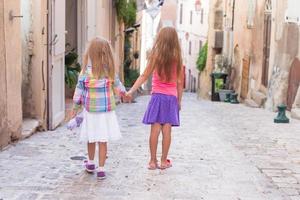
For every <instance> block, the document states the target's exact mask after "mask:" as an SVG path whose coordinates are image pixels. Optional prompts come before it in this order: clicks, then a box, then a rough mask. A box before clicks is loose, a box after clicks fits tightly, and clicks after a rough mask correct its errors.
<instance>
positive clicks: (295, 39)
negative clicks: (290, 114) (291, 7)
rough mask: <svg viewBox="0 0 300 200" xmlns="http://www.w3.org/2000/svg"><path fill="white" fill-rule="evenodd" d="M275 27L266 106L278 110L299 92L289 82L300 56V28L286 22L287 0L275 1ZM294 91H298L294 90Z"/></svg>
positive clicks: (295, 104) (295, 105)
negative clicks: (278, 107) (291, 89)
mask: <svg viewBox="0 0 300 200" xmlns="http://www.w3.org/2000/svg"><path fill="white" fill-rule="evenodd" d="M273 3H274V5H273V9H274V10H273V12H272V14H273V16H274V20H273V21H274V23H273V25H274V27H273V30H272V34H273V35H272V42H271V56H270V72H269V73H270V74H271V76H270V83H271V84H270V88H269V90H268V100H267V103H266V107H267V108H268V109H270V110H276V109H277V106H278V105H279V104H282V103H284V104H287V103H288V101H287V100H288V98H290V97H291V96H290V95H293V97H294V96H296V95H297V94H296V93H297V92H293V93H294V94H292V93H290V92H289V91H288V90H289V85H290V84H291V83H290V82H289V77H290V75H291V74H290V71H291V67H292V64H293V62H294V61H295V60H297V59H299V58H300V51H299V48H300V39H299V38H300V30H299V26H298V25H297V24H293V23H286V22H285V21H284V20H285V12H286V8H287V0H284V1H280V0H277V1H274V2H273ZM294 91H297V89H296V90H294ZM293 100H295V102H294V103H293V104H294V109H296V107H297V105H299V104H298V103H297V101H299V100H298V98H297V96H296V98H295V99H293Z"/></svg>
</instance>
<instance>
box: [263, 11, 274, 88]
mask: <svg viewBox="0 0 300 200" xmlns="http://www.w3.org/2000/svg"><path fill="white" fill-rule="evenodd" d="M271 24H272V15H271V13H270V12H268V13H265V19H264V46H263V67H262V84H263V85H264V86H265V87H268V81H269V63H270V45H271Z"/></svg>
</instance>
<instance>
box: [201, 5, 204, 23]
mask: <svg viewBox="0 0 300 200" xmlns="http://www.w3.org/2000/svg"><path fill="white" fill-rule="evenodd" d="M203 17H204V10H203V8H202V9H201V24H203Z"/></svg>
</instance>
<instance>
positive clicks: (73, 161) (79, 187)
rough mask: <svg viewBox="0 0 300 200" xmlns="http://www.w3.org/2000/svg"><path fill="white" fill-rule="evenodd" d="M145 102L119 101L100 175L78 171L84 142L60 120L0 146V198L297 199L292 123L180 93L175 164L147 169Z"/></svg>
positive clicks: (295, 125) (299, 170)
mask: <svg viewBox="0 0 300 200" xmlns="http://www.w3.org/2000/svg"><path fill="white" fill-rule="evenodd" d="M148 100H149V96H142V97H139V98H138V99H137V102H136V103H134V104H121V105H119V106H118V109H117V113H118V118H119V121H120V125H121V130H122V133H123V139H122V140H121V141H119V142H116V143H110V144H109V152H108V160H107V165H106V166H107V179H106V180H104V181H98V180H97V179H96V177H95V175H90V174H87V173H86V172H85V171H84V169H83V165H82V159H83V158H84V157H85V156H86V152H85V145H84V144H80V143H79V141H78V138H77V136H78V135H76V134H73V133H72V132H70V131H67V130H66V128H65V127H64V126H62V127H60V128H58V129H57V130H56V131H52V132H51V131H49V132H43V133H37V134H35V135H33V136H32V137H30V138H29V139H26V140H23V141H21V142H18V144H17V145H10V146H8V147H7V148H6V149H5V150H4V151H3V152H1V154H0V160H1V162H0V177H1V181H0V199H1V200H10V199H22V200H26V199H30V200H31V199H72V200H74V199H101V200H104V199H110V200H119V199H120V200H121V199H143V200H145V199H153V200H154V199H155V200H158V199H164V200H167V199H185V200H189V199H191V200H192V199H195V200H198V199H199V200H200V199H205V200H281V199H286V200H288V199H291V200H296V199H300V195H299V192H300V184H299V181H300V165H299V163H300V151H299V148H298V147H299V145H300V134H299V133H300V123H299V122H298V121H295V120H292V121H291V123H290V124H288V125H286V124H274V123H273V118H274V117H275V114H274V113H273V112H268V111H266V110H263V109H253V108H248V107H246V106H244V105H232V104H226V103H213V102H210V101H204V100H197V98H196V95H194V94H189V93H186V94H185V95H184V98H183V106H182V111H181V123H182V126H181V127H180V128H175V129H173V138H172V139H173V141H172V145H171V149H170V159H172V161H173V167H172V168H170V169H167V170H164V171H160V170H155V171H149V170H147V163H148V135H149V127H148V126H144V125H143V124H142V123H141V118H142V116H143V113H144V111H145V109H146V106H147V102H148ZM233 108H234V109H233ZM216 113H217V114H216ZM159 152H160V148H159Z"/></svg>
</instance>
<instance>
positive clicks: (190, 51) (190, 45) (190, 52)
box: [189, 41, 192, 55]
mask: <svg viewBox="0 0 300 200" xmlns="http://www.w3.org/2000/svg"><path fill="white" fill-rule="evenodd" d="M189 55H192V42H191V41H190V42H189Z"/></svg>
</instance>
